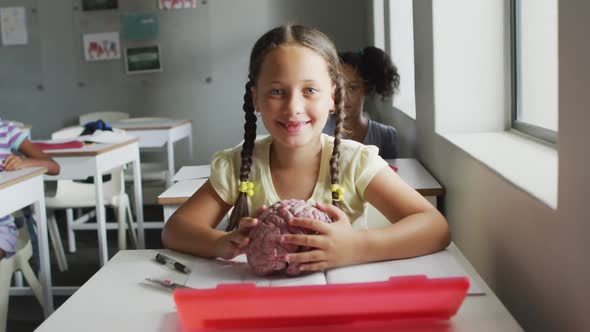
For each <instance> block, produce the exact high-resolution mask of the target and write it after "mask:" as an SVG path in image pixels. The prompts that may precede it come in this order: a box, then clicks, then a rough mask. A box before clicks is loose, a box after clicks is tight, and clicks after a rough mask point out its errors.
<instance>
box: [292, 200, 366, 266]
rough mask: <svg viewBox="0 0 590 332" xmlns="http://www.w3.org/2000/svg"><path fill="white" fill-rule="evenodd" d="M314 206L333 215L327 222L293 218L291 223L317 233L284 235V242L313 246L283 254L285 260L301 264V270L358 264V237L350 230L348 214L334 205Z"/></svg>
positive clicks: (359, 240) (359, 251)
mask: <svg viewBox="0 0 590 332" xmlns="http://www.w3.org/2000/svg"><path fill="white" fill-rule="evenodd" d="M316 207H317V208H318V209H320V210H322V211H324V212H325V213H327V214H328V216H330V218H332V221H333V222H332V223H331V224H328V223H325V222H322V221H319V220H314V219H299V218H293V219H291V220H290V221H289V223H290V224H291V225H293V226H298V227H303V228H307V229H309V230H312V231H315V232H317V233H318V234H315V235H305V234H284V235H282V237H281V241H282V242H283V243H291V244H297V245H301V246H308V247H313V248H315V249H312V250H311V251H306V252H300V253H292V254H287V255H285V256H284V260H285V261H286V262H289V263H291V262H296V263H300V264H301V265H300V266H299V269H300V270H301V271H323V270H325V269H328V268H332V267H336V266H342V265H350V264H355V263H359V262H360V259H359V256H360V253H361V249H360V243H361V236H360V233H359V232H356V231H355V230H354V229H352V225H351V224H350V221H349V220H348V216H347V215H346V214H345V213H344V212H343V211H342V210H340V209H339V208H337V207H335V206H333V205H325V204H319V203H317V204H316Z"/></svg>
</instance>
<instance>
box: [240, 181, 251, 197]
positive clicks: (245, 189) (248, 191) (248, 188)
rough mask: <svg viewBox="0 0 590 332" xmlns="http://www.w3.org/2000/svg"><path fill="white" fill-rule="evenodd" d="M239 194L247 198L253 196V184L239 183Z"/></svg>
mask: <svg viewBox="0 0 590 332" xmlns="http://www.w3.org/2000/svg"><path fill="white" fill-rule="evenodd" d="M240 192H241V193H246V195H248V197H252V196H253V195H254V183H252V182H250V181H240Z"/></svg>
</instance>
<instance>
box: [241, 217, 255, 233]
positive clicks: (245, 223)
mask: <svg viewBox="0 0 590 332" xmlns="http://www.w3.org/2000/svg"><path fill="white" fill-rule="evenodd" d="M256 225H258V219H256V218H247V217H246V218H242V219H240V223H239V225H238V228H237V231H238V232H244V231H248V230H249V229H250V228H252V227H254V226H256Z"/></svg>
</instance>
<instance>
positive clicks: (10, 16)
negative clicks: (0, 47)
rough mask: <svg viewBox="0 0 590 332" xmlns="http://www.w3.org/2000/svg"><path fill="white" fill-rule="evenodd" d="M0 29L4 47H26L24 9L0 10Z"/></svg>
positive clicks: (27, 39) (8, 8)
mask: <svg viewBox="0 0 590 332" xmlns="http://www.w3.org/2000/svg"><path fill="white" fill-rule="evenodd" d="M0 28H1V29H2V43H3V44H4V45H26V44H27V43H28V42H29V38H28V33H27V19H26V12H25V7H5V8H0Z"/></svg>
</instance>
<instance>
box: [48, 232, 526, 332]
mask: <svg viewBox="0 0 590 332" xmlns="http://www.w3.org/2000/svg"><path fill="white" fill-rule="evenodd" d="M448 250H449V251H450V252H451V253H452V254H453V256H455V257H456V258H457V260H458V261H459V263H460V264H461V265H463V266H464V267H465V269H466V271H467V272H468V274H469V276H470V277H471V278H472V279H473V280H475V281H476V282H478V283H479V284H480V285H481V288H482V289H483V290H484V291H485V295H476V296H471V295H469V296H467V297H466V298H465V300H464V302H463V304H462V305H461V307H460V308H459V311H458V313H457V315H455V316H454V317H453V318H452V319H451V320H450V321H449V324H448V325H443V326H439V325H435V326H433V327H432V328H428V329H427V331H441V332H442V331H478V332H487V331H503V332H512V331H522V329H521V328H520V326H519V325H518V323H517V322H516V321H515V320H514V318H513V317H512V316H511V315H510V313H509V312H508V310H506V308H505V307H504V306H503V305H502V303H501V302H500V301H499V300H498V298H497V297H496V295H495V294H494V293H493V292H492V290H491V289H490V288H489V287H488V286H487V285H486V284H485V282H484V281H483V280H482V279H481V277H480V276H479V275H478V274H477V272H476V271H475V270H474V269H473V266H471V264H470V263H469V262H468V261H467V260H466V259H465V257H464V256H463V254H462V253H461V252H460V251H459V249H458V248H457V247H456V246H455V245H454V244H451V245H450V246H449V248H448ZM161 251H162V252H164V253H166V254H168V255H170V256H172V257H173V258H176V259H177V260H179V261H181V262H183V263H185V264H186V265H188V266H192V262H193V260H194V259H193V258H192V257H191V256H187V255H183V254H179V253H176V252H173V251H170V250H161ZM156 253H157V251H154V250H134V251H130V250H125V251H119V252H118V253H117V255H115V257H113V258H112V259H111V260H110V261H109V262H108V263H107V264H106V265H105V266H104V267H103V268H102V269H100V271H98V272H97V273H96V274H95V275H94V276H93V277H92V278H91V279H90V280H88V282H86V283H85V284H84V285H83V286H82V287H81V288H80V289H79V290H78V291H77V292H76V293H75V294H74V295H72V296H71V297H70V298H69V299H68V300H67V301H66V302H65V303H64V304H62V305H61V306H60V307H59V308H58V309H57V310H56V312H55V313H54V314H53V315H51V317H49V318H48V319H47V320H46V321H45V322H43V324H41V326H39V328H38V329H37V331H39V332H44V331H61V332H68V331H76V332H78V331H84V332H93V331H101V332H102V331H129V332H132V331H141V332H150V331H154V332H156V331H182V328H181V326H180V321H179V319H178V315H177V312H176V306H175V304H174V300H173V298H172V294H171V293H170V292H168V291H166V290H163V289H160V288H156V287H155V286H153V285H151V284H147V283H146V282H145V281H144V279H145V278H148V277H149V278H159V279H168V280H172V281H174V282H177V283H181V284H184V283H185V282H186V279H187V275H186V274H182V273H180V272H178V271H176V270H173V269H171V268H169V267H167V266H162V265H160V264H158V263H157V262H156V261H155V259H154V256H155V255H156ZM96 308H100V310H97V309H96ZM273 331H274V329H273ZM277 331H278V329H277ZM291 331H292V329H291ZM301 331H305V329H304V328H301ZM412 331H416V330H412ZM420 331H422V330H420Z"/></svg>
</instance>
